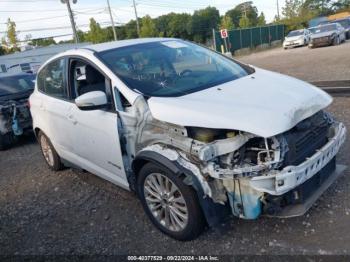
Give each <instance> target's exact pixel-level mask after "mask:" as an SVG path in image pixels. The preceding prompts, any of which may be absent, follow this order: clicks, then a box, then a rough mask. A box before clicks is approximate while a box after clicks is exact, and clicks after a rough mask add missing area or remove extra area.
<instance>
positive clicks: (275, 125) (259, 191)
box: [30, 38, 346, 240]
mask: <svg viewBox="0 0 350 262" xmlns="http://www.w3.org/2000/svg"><path fill="white" fill-rule="evenodd" d="M331 102H332V98H331V97H330V96H329V95H327V94H326V93H325V92H323V91H321V90H320V89H318V88H316V87H314V86H312V85H310V84H308V83H305V82H303V81H299V80H297V79H294V78H291V77H288V76H284V75H281V74H277V73H273V72H269V71H265V70H262V69H259V68H255V67H252V66H248V65H245V64H241V63H239V62H237V61H235V60H232V59H229V58H227V57H224V56H222V55H221V54H219V53H216V52H213V51H211V50H209V49H206V48H204V47H201V46H198V45H196V44H193V43H190V42H186V41H182V40H177V39H165V38H153V39H137V40H125V41H118V42H112V43H105V44H98V45H92V46H88V47H86V48H80V49H75V50H70V51H67V52H65V53H62V54H59V55H57V56H55V57H53V58H52V59H50V60H49V61H47V62H46V63H45V64H44V65H43V66H42V67H41V69H40V70H39V72H38V76H37V82H36V88H35V91H34V93H33V94H32V96H31V97H30V106H31V112H32V115H33V126H34V130H35V134H36V136H37V138H38V141H39V143H40V146H41V149H42V152H43V155H44V158H45V160H46V162H47V164H48V166H49V167H50V168H51V169H52V170H55V171H57V170H59V169H61V168H62V167H63V166H67V167H74V168H79V169H81V170H86V171H88V172H91V173H93V174H96V175H98V176H100V177H102V178H104V179H106V180H108V181H110V182H112V183H114V184H116V185H118V186H121V187H123V188H125V189H127V190H132V191H134V192H136V194H137V196H138V197H139V199H140V200H141V203H142V205H143V208H144V210H145V212H146V214H147V215H148V217H149V218H150V220H151V221H152V222H153V223H154V225H155V226H156V227H157V228H158V229H160V230H161V231H163V232H164V233H166V234H168V235H170V236H171V237H173V238H176V239H179V240H189V239H193V238H195V237H197V236H198V235H199V234H200V233H201V232H202V231H203V229H204V228H205V227H206V226H214V225H215V224H217V223H220V221H222V220H223V219H225V218H227V217H229V216H230V215H234V216H237V217H240V218H243V219H256V218H258V217H259V216H261V215H267V216H276V217H291V216H298V215H302V214H304V213H305V212H306V211H307V210H308V209H309V208H310V206H311V205H312V204H313V203H314V202H315V201H316V200H317V199H318V198H319V196H320V195H321V194H322V193H323V192H324V191H325V190H326V189H327V188H328V187H329V186H330V185H331V184H332V182H334V181H335V179H336V178H337V177H338V176H339V175H340V174H341V173H342V171H343V170H344V168H345V167H344V166H342V165H336V162H335V158H336V154H337V153H338V151H339V148H340V146H341V145H342V144H343V142H344V140H345V136H346V129H345V127H344V125H343V124H342V123H340V122H337V121H335V120H334V118H333V117H332V116H331V115H330V114H329V113H327V112H326V111H324V109H325V108H326V107H327V106H328V105H330V104H331Z"/></svg>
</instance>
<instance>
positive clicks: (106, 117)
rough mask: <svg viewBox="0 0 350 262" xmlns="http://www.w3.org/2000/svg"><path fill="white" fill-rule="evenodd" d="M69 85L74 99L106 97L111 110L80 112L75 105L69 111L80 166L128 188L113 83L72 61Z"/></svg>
mask: <svg viewBox="0 0 350 262" xmlns="http://www.w3.org/2000/svg"><path fill="white" fill-rule="evenodd" d="M69 64H70V66H69V76H70V77H69V84H70V90H71V92H72V94H74V95H73V98H76V97H78V96H79V95H82V94H83V93H88V92H91V91H103V92H105V93H106V96H107V100H108V103H109V107H108V108H105V109H98V110H87V111H86V110H81V109H79V108H78V107H77V106H76V105H74V106H72V107H71V108H70V109H69V113H68V117H69V118H70V119H71V128H72V130H73V137H74V153H75V154H76V156H77V157H78V158H79V162H80V166H82V167H83V168H84V169H86V170H88V171H90V172H92V173H94V174H97V175H99V176H102V177H103V178H105V179H108V180H110V181H112V182H114V183H117V184H119V185H121V186H123V187H128V183H127V179H126V175H125V171H124V165H123V159H122V153H121V148H120V140H119V135H118V115H117V112H116V110H115V106H114V102H113V101H114V99H113V94H112V89H111V81H110V79H109V78H108V77H107V76H106V75H105V74H103V72H102V70H100V69H98V68H97V67H96V66H95V65H94V64H92V63H91V62H89V61H87V60H85V59H81V58H71V59H70V62H69Z"/></svg>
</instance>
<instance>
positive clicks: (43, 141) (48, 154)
mask: <svg viewBox="0 0 350 262" xmlns="http://www.w3.org/2000/svg"><path fill="white" fill-rule="evenodd" d="M40 146H41V150H42V152H43V155H44V158H45V160H46V162H47V163H48V164H49V166H53V165H54V156H53V152H52V148H51V146H50V143H49V141H48V139H47V138H46V136H44V135H42V136H41V137H40Z"/></svg>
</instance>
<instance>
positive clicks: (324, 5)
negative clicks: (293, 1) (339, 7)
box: [302, 0, 339, 16]
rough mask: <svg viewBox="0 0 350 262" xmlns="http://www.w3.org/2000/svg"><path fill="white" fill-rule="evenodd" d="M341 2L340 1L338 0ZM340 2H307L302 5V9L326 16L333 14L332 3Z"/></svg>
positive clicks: (308, 0) (312, 0)
mask: <svg viewBox="0 0 350 262" xmlns="http://www.w3.org/2000/svg"><path fill="white" fill-rule="evenodd" d="M338 1H339V0H338ZM338 1H332V0H305V1H303V3H302V7H303V8H304V9H307V10H309V11H311V12H313V13H315V14H317V15H318V16H325V15H329V14H331V13H332V3H333V2H334V3H337V2H338Z"/></svg>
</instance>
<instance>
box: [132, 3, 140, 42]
mask: <svg viewBox="0 0 350 262" xmlns="http://www.w3.org/2000/svg"><path fill="white" fill-rule="evenodd" d="M132 2H133V4H134V10H135V17H136V29H137V35H138V36H139V37H140V24H139V18H138V16H137V10H136V3H135V0H132Z"/></svg>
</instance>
